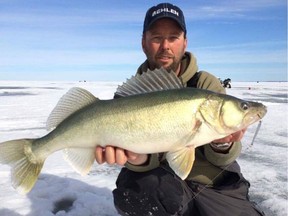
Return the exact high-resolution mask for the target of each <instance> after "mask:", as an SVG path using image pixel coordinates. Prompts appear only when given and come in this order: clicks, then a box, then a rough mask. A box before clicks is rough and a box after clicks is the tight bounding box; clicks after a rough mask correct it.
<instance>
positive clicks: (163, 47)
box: [161, 38, 170, 50]
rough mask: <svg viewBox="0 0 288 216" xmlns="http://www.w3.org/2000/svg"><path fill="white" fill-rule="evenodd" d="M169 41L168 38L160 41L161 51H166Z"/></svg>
mask: <svg viewBox="0 0 288 216" xmlns="http://www.w3.org/2000/svg"><path fill="white" fill-rule="evenodd" d="M169 47H170V46H169V40H168V38H163V39H162V41H161V48H162V49H163V50H168V49H169Z"/></svg>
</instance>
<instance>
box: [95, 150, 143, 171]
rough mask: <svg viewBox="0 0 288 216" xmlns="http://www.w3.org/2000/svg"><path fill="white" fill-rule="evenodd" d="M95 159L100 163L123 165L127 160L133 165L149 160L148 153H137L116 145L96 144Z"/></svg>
mask: <svg viewBox="0 0 288 216" xmlns="http://www.w3.org/2000/svg"><path fill="white" fill-rule="evenodd" d="M95 159H96V161H97V163H98V164H103V163H105V162H106V163H108V164H115V163H116V164H118V165H121V166H123V165H124V164H125V163H126V162H129V163H130V164H133V165H141V164H144V163H145V162H146V161H147V159H148V155H147V154H137V153H134V152H131V151H128V150H124V149H122V148H117V147H114V146H106V147H101V146H96V151H95Z"/></svg>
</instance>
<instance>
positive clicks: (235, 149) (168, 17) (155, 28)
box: [95, 3, 264, 216]
mask: <svg viewBox="0 0 288 216" xmlns="http://www.w3.org/2000/svg"><path fill="white" fill-rule="evenodd" d="M186 47H187V38H186V25H185V20H184V15H183V12H182V11H181V10H180V9H179V8H178V7H177V6H174V5H171V4H168V3H162V4H159V5H157V6H154V7H152V8H150V9H149V10H148V11H147V13H146V17H145V21H144V28H143V37H142V48H143V51H144V53H145V54H146V57H147V60H146V61H145V62H144V63H143V64H142V65H141V66H140V67H139V68H138V71H137V73H138V74H142V73H143V72H145V71H147V70H148V69H150V70H153V69H155V68H160V67H164V68H165V69H166V70H168V71H174V72H175V73H176V74H177V76H178V77H180V79H182V81H183V82H184V83H185V85H186V86H187V87H194V88H202V89H208V90H212V91H215V92H219V93H225V90H224V88H223V87H222V86H221V84H220V82H219V81H218V79H217V78H215V77H214V76H213V75H211V74H209V73H207V72H204V71H201V72H197V71H198V67H197V64H196V59H195V58H194V56H193V55H192V54H191V53H189V52H186ZM155 133H157V131H155ZM244 133H245V130H242V131H239V132H237V133H234V134H231V135H230V136H228V137H225V138H223V139H219V140H215V141H213V142H212V143H210V144H207V145H204V146H201V147H198V148H197V149H196V155H195V162H194V165H193V168H192V170H191V172H190V174H189V176H188V177H187V179H186V180H185V181H183V180H181V179H180V178H179V177H178V176H176V175H175V173H174V172H173V171H172V170H171V168H170V167H169V165H168V164H167V162H166V160H165V153H163V154H162V153H161V154H152V155H146V154H136V153H133V152H129V151H125V150H124V149H120V148H115V147H113V143H111V146H108V147H106V148H105V149H103V148H102V147H97V148H96V153H95V156H96V160H97V162H98V163H100V164H101V163H104V162H107V163H109V164H114V163H117V164H119V165H125V166H126V167H125V168H123V169H122V170H121V173H120V174H119V176H118V179H117V182H116V185H117V188H116V189H115V190H114V191H113V195H114V203H115V207H116V209H117V210H118V212H119V213H120V214H121V215H137V216H141V215H197V216H202V215H203V216H220V215H221V216H223V215H233V216H236V215H243V216H244V215H250V216H254V215H255V216H256V215H264V214H263V213H261V212H260V211H259V210H257V209H256V207H255V205H254V204H253V203H252V202H250V201H249V198H248V188H249V182H248V181H247V180H245V179H244V178H243V176H242V175H241V173H240V168H239V166H238V164H237V163H236V162H235V159H236V158H237V157H238V156H239V154H240V151H241V143H240V142H239V141H240V140H241V138H242V137H243V134H244ZM151 142H153V140H151ZM135 145H137V143H135Z"/></svg>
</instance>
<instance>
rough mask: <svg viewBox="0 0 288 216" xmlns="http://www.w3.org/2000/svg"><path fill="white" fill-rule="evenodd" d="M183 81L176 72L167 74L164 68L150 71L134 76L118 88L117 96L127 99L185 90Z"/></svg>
mask: <svg viewBox="0 0 288 216" xmlns="http://www.w3.org/2000/svg"><path fill="white" fill-rule="evenodd" d="M183 87H184V85H183V83H182V81H181V80H180V79H179V78H178V77H177V76H176V74H175V73H174V72H170V73H169V72H167V71H166V70H165V69H164V68H161V69H155V70H152V71H151V70H148V71H147V72H145V73H143V74H141V75H136V76H132V77H131V78H130V79H127V81H126V82H125V83H123V84H122V85H121V86H118V88H117V91H116V93H115V94H116V95H119V96H122V97H126V96H130V95H135V94H143V93H148V92H155V91H162V90H168V89H179V88H183Z"/></svg>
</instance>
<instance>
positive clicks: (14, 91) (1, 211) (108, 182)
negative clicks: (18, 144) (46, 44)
mask: <svg viewBox="0 0 288 216" xmlns="http://www.w3.org/2000/svg"><path fill="white" fill-rule="evenodd" d="M119 84H120V83H118V82H85V83H84V82H82V83H78V82H35V81H33V82H27V81H25V82H16V81H0V142H3V141H6V140H10V139H17V138H23V137H31V138H32V137H40V136H43V135H44V134H46V133H47V132H46V129H45V127H46V119H47V117H48V115H49V113H50V112H51V110H52V109H53V108H54V106H55V105H56V103H57V102H58V100H59V98H60V97H61V96H62V95H63V94H64V93H66V92H67V90H68V89H69V88H71V87H75V86H79V87H83V88H85V89H87V90H89V91H91V92H92V93H93V94H94V95H95V96H97V97H99V98H100V99H109V98H112V97H113V93H114V91H115V90H116V88H117V86H118V85H119ZM287 90H288V86H287V83H285V82H260V83H256V82H251V83H248V82H245V83H241V82H239V83H232V88H231V89H228V90H227V93H228V94H231V95H234V96H236V97H239V98H242V99H247V100H254V101H259V102H262V103H264V104H265V105H267V107H268V113H267V115H266V117H265V118H264V120H263V123H262V127H261V129H260V132H259V134H258V136H257V138H256V140H255V142H254V144H253V146H251V145H250V143H251V140H252V138H253V135H254V132H255V130H256V127H257V125H253V126H252V127H250V128H249V129H248V131H247V132H246V134H245V137H244V139H243V145H244V148H243V151H242V154H241V156H240V158H239V159H238V162H239V163H240V165H241V168H242V172H243V174H244V176H245V177H246V178H247V179H248V180H249V181H250V183H251V188H250V196H251V199H252V200H253V201H255V202H257V203H258V204H259V205H260V206H261V208H262V209H264V210H265V212H266V214H267V215H268V216H269V215H271V216H272V215H273V216H284V215H287V186H288V185H287V122H288V121H287V120H288V115H287V114H288V106H287ZM119 170H120V167H117V166H108V165H101V166H97V165H95V166H94V167H93V170H92V172H91V173H90V174H89V175H87V176H84V177H83V176H80V175H78V174H77V173H76V172H74V170H73V169H72V168H71V167H70V166H69V165H68V163H66V162H65V161H64V160H63V159H62V154H61V152H56V153H54V154H53V155H51V156H50V157H49V158H48V159H47V160H46V162H45V165H44V167H43V170H42V172H41V174H40V177H39V180H38V181H37V183H36V185H35V187H34V188H33V190H32V191H31V192H30V193H28V194H27V195H25V196H23V195H19V194H18V193H17V192H16V191H15V190H14V189H13V188H12V187H11V186H10V177H9V175H10V171H9V167H8V166H5V165H0V200H1V202H0V215H1V216H2V215H5V216H19V215H31V216H38V215H41V216H51V215H58V216H64V215H73V216H74V215H75V216H76V215H81V216H86V215H87V216H88V215H98V216H104V215H106V216H107V215H117V213H116V210H115V208H114V206H113V198H112V193H111V192H112V190H113V189H114V187H115V180H116V178H117V175H118V173H119Z"/></svg>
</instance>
